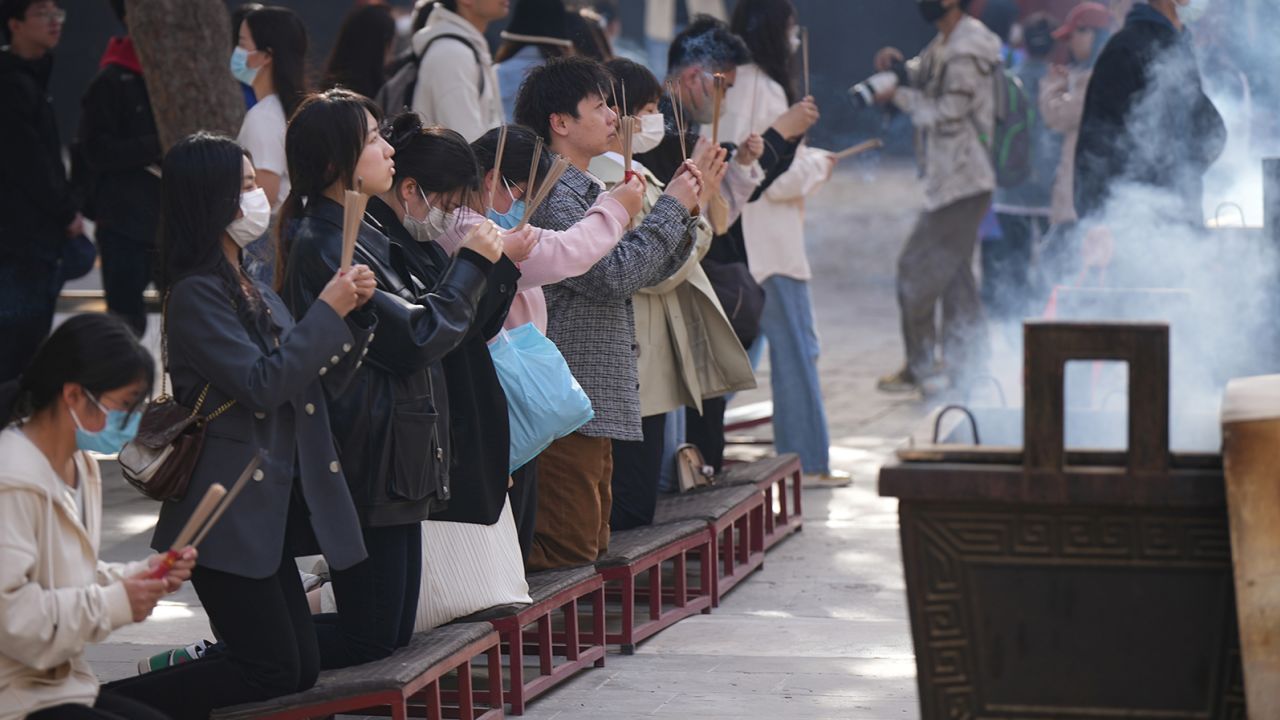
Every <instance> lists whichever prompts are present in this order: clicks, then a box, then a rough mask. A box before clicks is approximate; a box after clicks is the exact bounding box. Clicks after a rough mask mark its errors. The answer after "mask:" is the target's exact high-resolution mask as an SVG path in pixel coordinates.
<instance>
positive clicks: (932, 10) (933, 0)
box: [916, 0, 947, 25]
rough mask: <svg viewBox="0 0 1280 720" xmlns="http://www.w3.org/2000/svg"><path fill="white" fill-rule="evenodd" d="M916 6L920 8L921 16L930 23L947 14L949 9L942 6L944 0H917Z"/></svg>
mask: <svg viewBox="0 0 1280 720" xmlns="http://www.w3.org/2000/svg"><path fill="white" fill-rule="evenodd" d="M916 7H917V8H919V10H920V17H922V18H924V21H925V22H927V23H929V24H930V25H932V24H934V23H936V22H938V21H939V20H941V19H942V16H943V15H946V14H947V9H946V8H945V7H943V6H942V0H916Z"/></svg>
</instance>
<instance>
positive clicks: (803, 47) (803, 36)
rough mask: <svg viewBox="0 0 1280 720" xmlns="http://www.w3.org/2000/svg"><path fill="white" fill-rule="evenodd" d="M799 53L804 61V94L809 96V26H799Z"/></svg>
mask: <svg viewBox="0 0 1280 720" xmlns="http://www.w3.org/2000/svg"><path fill="white" fill-rule="evenodd" d="M800 53H801V55H802V59H803V61H804V96H805V97H809V95H810V94H811V93H810V92H809V28H808V27H802V28H800Z"/></svg>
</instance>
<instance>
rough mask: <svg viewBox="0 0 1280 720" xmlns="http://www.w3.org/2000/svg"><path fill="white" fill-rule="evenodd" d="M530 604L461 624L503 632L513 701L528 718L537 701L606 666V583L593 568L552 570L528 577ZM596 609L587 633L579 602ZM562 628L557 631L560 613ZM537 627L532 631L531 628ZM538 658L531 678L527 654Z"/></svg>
mask: <svg viewBox="0 0 1280 720" xmlns="http://www.w3.org/2000/svg"><path fill="white" fill-rule="evenodd" d="M528 582H529V597H530V598H532V599H533V602H532V603H529V604H527V605H524V604H521V605H503V606H500V607H496V608H490V609H488V610H484V611H482V612H478V613H475V614H472V615H468V616H467V617H465V618H462V619H460V620H459V621H458V622H476V621H481V620H483V621H486V622H488V623H490V624H491V625H492V626H493V629H494V630H497V631H498V635H499V636H500V638H501V640H502V643H501V647H502V652H503V654H504V655H506V658H507V662H506V665H507V667H508V671H509V673H510V675H509V677H508V684H507V687H506V690H505V692H506V695H505V697H506V698H507V701H508V702H509V703H511V713H512V714H513V715H523V714H524V708H525V705H526V704H527V703H528V702H529V701H530V700H532V699H533V698H535V697H537V696H538V695H541V694H542V693H544V692H546V691H547V690H550V689H551V688H553V687H555V686H556V685H559V684H560V683H562V682H564V681H565V680H568V679H569V678H570V677H572V676H573V675H576V674H577V673H578V672H581V671H582V670H585V669H587V668H589V667H591V666H592V665H593V664H594V665H595V666H596V667H604V655H605V624H604V623H605V617H604V579H603V578H601V577H600V575H599V574H598V573H596V571H595V568H594V567H591V566H586V567H577V568H565V569H561V570H546V571H543V572H536V573H533V574H531V575H529V577H528ZM579 601H586V602H590V604H591V629H590V630H589V631H587V632H583V630H582V628H581V623H580V618H581V615H580V613H579V608H578V603H579ZM557 612H559V613H561V614H562V616H563V617H562V623H563V625H562V627H561V628H560V629H559V630H557V631H555V632H553V621H554V619H555V618H554V616H555V614H556V613H557ZM534 624H536V625H537V627H536V628H534V629H532V630H530V631H528V632H526V631H525V628H526V627H528V626H529V625H534ZM526 653H528V654H530V655H536V656H537V657H538V670H539V674H538V675H537V676H535V677H533V678H531V679H526V677H525V665H524V659H525V654H526Z"/></svg>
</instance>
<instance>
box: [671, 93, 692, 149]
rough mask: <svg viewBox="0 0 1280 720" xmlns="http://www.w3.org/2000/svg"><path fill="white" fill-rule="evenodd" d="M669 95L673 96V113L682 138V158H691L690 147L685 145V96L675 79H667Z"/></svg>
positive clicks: (677, 133)
mask: <svg viewBox="0 0 1280 720" xmlns="http://www.w3.org/2000/svg"><path fill="white" fill-rule="evenodd" d="M667 96H668V97H670V98H671V114H672V115H674V116H675V119H676V135H677V136H678V137H679V138H680V159H681V160H688V159H689V149H688V148H687V147H685V142H684V97H683V96H682V94H681V92H680V86H679V85H677V84H676V83H675V82H673V81H667Z"/></svg>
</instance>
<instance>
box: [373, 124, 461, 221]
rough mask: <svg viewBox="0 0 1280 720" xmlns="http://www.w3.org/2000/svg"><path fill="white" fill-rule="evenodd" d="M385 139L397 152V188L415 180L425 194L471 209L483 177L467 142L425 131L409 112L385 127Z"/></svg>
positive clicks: (439, 129) (429, 129)
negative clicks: (439, 196)
mask: <svg viewBox="0 0 1280 720" xmlns="http://www.w3.org/2000/svg"><path fill="white" fill-rule="evenodd" d="M382 136H383V137H384V138H386V140H387V142H388V143H390V144H391V147H393V148H395V151H396V177H395V185H394V187H396V188H399V187H400V184H401V183H402V182H404V181H405V180H407V179H409V178H413V180H414V182H416V183H417V184H418V186H419V187H421V188H422V191H423V192H424V193H440V194H442V195H445V196H448V197H451V198H453V200H454V202H455V203H456V204H458V205H471V204H473V203H472V201H473V200H475V199H476V198H478V197H479V193H480V185H481V180H482V179H483V177H484V173H482V172H481V171H480V165H479V164H478V163H477V162H476V156H475V154H474V153H473V152H472V151H471V146H470V145H468V144H467V140H466V138H464V137H462V135H460V134H458V133H457V132H456V131H453V130H450V129H448V128H443V127H423V125H422V120H421V119H420V118H419V116H418V114H417V113H416V112H412V111H410V112H405V113H401V114H399V115H396V116H395V117H393V118H391V120H390V121H388V122H387V123H384V125H383V128H382ZM442 210H445V211H449V210H452V208H450V207H447V208H442Z"/></svg>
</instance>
